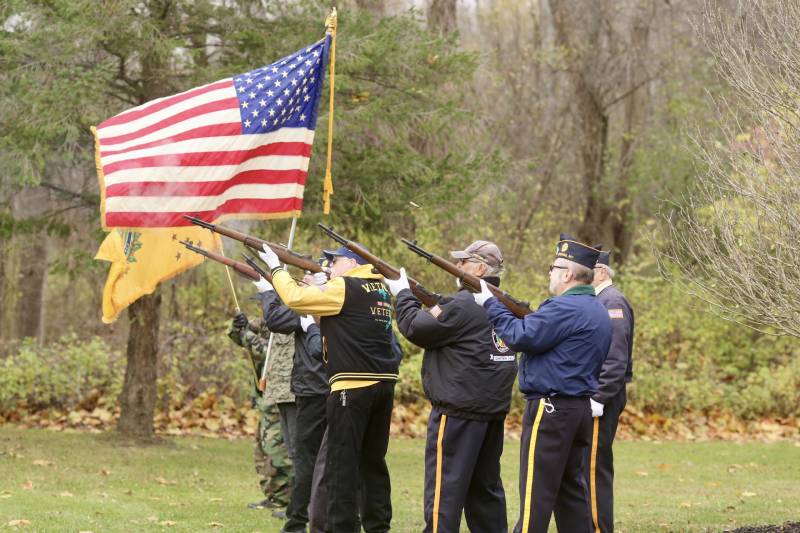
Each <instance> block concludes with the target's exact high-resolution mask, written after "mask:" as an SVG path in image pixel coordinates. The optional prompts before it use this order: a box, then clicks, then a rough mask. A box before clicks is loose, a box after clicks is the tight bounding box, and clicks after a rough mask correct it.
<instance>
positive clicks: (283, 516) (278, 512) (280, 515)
mask: <svg viewBox="0 0 800 533" xmlns="http://www.w3.org/2000/svg"><path fill="white" fill-rule="evenodd" d="M272 516H274V517H275V518H280V519H281V520H286V510H284V509H276V510H274V511H272Z"/></svg>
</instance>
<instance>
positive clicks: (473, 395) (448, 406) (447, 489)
mask: <svg viewBox="0 0 800 533" xmlns="http://www.w3.org/2000/svg"><path fill="white" fill-rule="evenodd" d="M450 254H451V255H452V256H453V257H454V258H456V259H458V267H459V268H460V269H461V270H463V271H464V272H466V273H468V274H472V275H474V276H477V277H479V278H482V279H486V280H488V281H489V282H490V283H492V284H493V285H499V284H500V273H501V272H502V270H503V256H502V254H501V253H500V249H499V248H498V247H497V245H495V244H494V243H492V242H489V241H475V242H474V243H472V244H470V245H469V246H468V247H467V248H466V249H464V250H459V251H454V252H450ZM385 283H386V284H387V285H388V286H389V290H391V291H392V293H393V294H394V295H395V296H396V297H397V304H396V309H397V325H398V328H399V329H400V332H401V333H402V334H403V335H405V337H406V338H407V339H408V340H410V341H411V342H413V343H414V344H416V345H417V346H419V347H421V348H424V349H425V353H424V355H423V359H422V386H423V388H424V390H425V394H426V396H427V397H428V399H429V400H430V402H431V414H430V417H429V418H428V436H427V443H426V447H425V505H424V516H425V529H424V531H425V532H429V533H431V532H433V533H436V532H439V533H450V532H452V533H457V532H458V531H459V530H460V525H461V514H462V512H463V513H464V515H465V516H466V520H467V527H468V528H469V530H470V531H472V532H475V533H504V532H505V531H506V527H507V526H506V524H507V523H508V521H507V517H506V500H505V491H504V490H503V483H502V480H501V479H500V456H501V455H502V453H503V422H504V420H505V417H506V414H507V413H508V410H509V407H510V404H511V388H512V386H513V385H514V378H515V376H516V372H517V357H516V354H515V353H514V352H513V351H511V350H509V348H508V346H506V345H505V344H504V343H503V342H502V341H501V340H500V339H499V338H498V336H497V335H495V332H494V330H493V329H492V326H491V324H490V323H489V320H488V318H487V316H486V311H485V310H484V309H483V307H481V306H480V305H478V304H476V303H475V300H474V299H473V297H472V293H471V292H469V291H468V290H466V289H463V288H462V289H461V290H460V291H458V292H457V293H455V294H453V295H451V296H447V297H445V298H443V299H442V300H441V301H440V303H439V304H438V305H436V306H434V307H433V308H431V309H430V310H423V309H422V303H421V302H420V301H419V300H418V299H417V298H416V297H415V296H414V294H413V293H412V292H411V290H410V289H409V285H408V279H407V278H406V274H405V269H401V271H400V278H399V279H398V280H390V279H387V280H385Z"/></svg>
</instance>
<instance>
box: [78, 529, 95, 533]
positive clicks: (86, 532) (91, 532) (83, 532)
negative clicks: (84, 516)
mask: <svg viewBox="0 0 800 533" xmlns="http://www.w3.org/2000/svg"><path fill="white" fill-rule="evenodd" d="M78 533H94V531H88V530H84V531H78Z"/></svg>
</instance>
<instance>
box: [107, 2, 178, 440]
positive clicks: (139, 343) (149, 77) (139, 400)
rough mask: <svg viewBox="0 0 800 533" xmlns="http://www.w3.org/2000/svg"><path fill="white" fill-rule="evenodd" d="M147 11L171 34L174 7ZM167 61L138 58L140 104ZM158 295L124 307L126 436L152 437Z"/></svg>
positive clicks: (164, 85) (158, 83)
mask: <svg viewBox="0 0 800 533" xmlns="http://www.w3.org/2000/svg"><path fill="white" fill-rule="evenodd" d="M149 7H150V9H151V11H152V13H153V14H154V15H153V16H154V18H156V19H157V23H158V25H159V26H160V27H161V28H163V29H164V31H171V30H170V28H169V25H170V22H171V21H174V20H176V19H177V18H178V17H179V15H178V14H176V13H175V12H174V10H175V4H172V3H171V2H164V1H162V0H154V1H153V2H151V4H150V6H149ZM169 75H170V72H169V66H168V58H167V57H165V56H163V55H160V54H159V53H158V51H157V50H150V51H149V52H148V53H146V54H144V56H143V58H142V75H141V79H142V84H141V92H140V103H145V102H148V101H150V100H153V99H154V98H159V97H162V96H166V95H168V94H170V93H171V92H174V89H173V88H172V87H170V85H169V82H168V76H169ZM160 308H161V294H160V292H159V289H158V288H156V291H155V292H154V293H153V294H150V295H147V296H142V297H141V298H139V299H138V300H136V301H135V302H133V303H132V304H131V305H130V307H128V319H129V320H130V330H129V332H128V351H127V363H126V367H125V381H124V383H123V386H122V393H121V395H120V418H119V425H118V426H117V429H118V430H119V432H120V433H121V434H123V435H125V436H127V437H134V438H145V439H146V438H152V436H153V434H154V429H153V414H154V413H153V411H154V408H155V404H156V392H157V391H156V381H157V379H158V330H159V320H160V316H159V311H160Z"/></svg>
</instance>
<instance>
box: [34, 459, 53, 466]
mask: <svg viewBox="0 0 800 533" xmlns="http://www.w3.org/2000/svg"><path fill="white" fill-rule="evenodd" d="M54 464H55V463H54V462H53V461H46V460H44V459H36V460H35V461H33V465H34V466H53V465H54Z"/></svg>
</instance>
